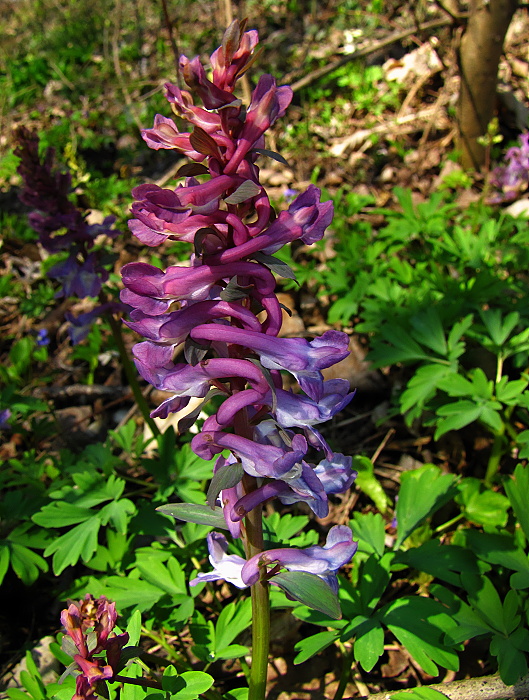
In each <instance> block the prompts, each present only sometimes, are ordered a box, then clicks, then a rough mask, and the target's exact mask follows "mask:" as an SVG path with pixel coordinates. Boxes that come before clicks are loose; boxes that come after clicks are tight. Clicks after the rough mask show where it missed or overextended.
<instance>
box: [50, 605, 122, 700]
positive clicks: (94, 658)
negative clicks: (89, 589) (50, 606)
mask: <svg viewBox="0 0 529 700" xmlns="http://www.w3.org/2000/svg"><path fill="white" fill-rule="evenodd" d="M116 619H117V613H116V604H115V603H110V602H109V601H108V600H107V598H105V597H104V596H101V597H100V598H98V599H97V600H95V599H94V598H93V596H91V595H89V594H87V595H86V596H85V598H84V600H80V601H79V602H78V603H70V605H69V606H68V608H67V610H63V611H62V613H61V622H62V624H63V625H64V628H65V630H66V635H67V637H65V640H66V639H68V638H69V639H70V640H71V641H70V645H69V646H68V645H66V652H67V653H69V654H70V655H71V656H73V659H74V661H75V662H76V664H77V666H78V667H79V670H80V673H79V675H78V676H77V679H76V689H75V695H74V696H73V700H90V699H91V698H95V697H97V695H102V696H103V697H105V696H106V693H105V689H104V684H103V682H104V681H109V680H112V679H113V677H114V676H115V675H116V673H117V672H118V667H119V662H120V657H121V650H122V649H123V647H124V646H125V644H127V642H128V641H129V635H128V634H127V633H126V632H124V633H123V634H118V635H117V634H116V633H115V632H113V629H114V626H115V624H116ZM72 642H73V644H72ZM70 647H71V648H70Z"/></svg>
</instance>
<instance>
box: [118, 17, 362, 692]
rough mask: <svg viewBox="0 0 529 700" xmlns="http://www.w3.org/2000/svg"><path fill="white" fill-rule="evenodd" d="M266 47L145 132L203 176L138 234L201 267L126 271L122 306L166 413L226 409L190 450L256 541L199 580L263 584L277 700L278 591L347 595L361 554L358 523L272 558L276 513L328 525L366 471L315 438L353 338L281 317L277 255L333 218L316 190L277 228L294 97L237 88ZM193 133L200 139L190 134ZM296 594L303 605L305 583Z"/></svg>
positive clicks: (143, 211)
mask: <svg viewBox="0 0 529 700" xmlns="http://www.w3.org/2000/svg"><path fill="white" fill-rule="evenodd" d="M257 42H258V37H257V32H255V31H248V32H245V31H244V24H240V23H239V22H237V21H236V22H234V23H233V24H232V25H231V26H230V27H229V28H228V30H227V31H226V33H225V35H224V39H223V42H222V46H221V47H220V48H218V49H217V50H216V51H215V52H214V53H213V54H212V55H211V57H210V64H211V74H210V77H208V75H207V74H206V71H205V70H204V68H203V67H202V65H201V63H200V62H199V59H198V58H194V59H192V60H189V59H187V58H186V57H185V56H182V57H181V59H180V69H181V73H182V77H183V80H184V81H185V83H186V84H187V86H188V88H189V89H188V90H181V89H180V88H179V87H177V86H176V85H173V84H167V85H166V90H167V93H166V94H167V99H168V100H169V102H170V104H171V107H172V109H173V111H174V113H175V115H176V116H177V117H179V122H178V124H177V123H176V122H175V121H173V120H172V119H169V118H167V117H164V116H161V115H157V116H156V118H155V121H154V126H153V128H152V129H146V130H144V131H143V132H142V135H143V138H144V139H145V141H146V142H147V144H148V145H149V146H150V147H151V148H154V149H160V148H163V149H173V150H176V151H179V152H181V153H183V154H185V155H186V156H187V157H188V158H190V159H191V160H192V161H194V165H188V166H185V169H186V170H185V173H186V174H188V175H189V176H188V177H186V178H185V180H184V182H183V183H182V184H180V185H179V186H178V187H176V188H175V189H167V188H165V189H163V188H161V187H158V186H156V185H154V184H147V185H141V186H140V187H137V188H135V189H134V190H133V195H134V198H135V202H134V204H133V206H132V213H133V215H134V218H133V219H132V221H131V222H130V224H129V225H130V229H131V231H132V233H133V234H134V235H135V236H136V237H137V238H138V239H139V240H140V241H142V242H144V243H145V244H146V245H148V246H157V245H159V244H162V243H164V242H165V241H166V240H169V241H176V240H181V241H186V242H191V243H193V245H194V254H193V255H192V257H191V260H190V264H189V266H173V267H169V268H168V269H167V270H165V271H162V270H160V269H158V268H157V267H154V266H152V265H148V264H145V263H130V264H128V265H126V266H125V267H124V268H123V270H122V276H123V282H124V285H125V289H124V290H123V292H122V295H121V299H122V301H123V302H124V303H126V304H128V305H129V307H130V309H131V311H130V321H128V322H127V325H129V326H130V328H132V329H134V330H135V331H137V332H138V333H139V334H140V335H142V336H143V337H144V338H145V340H144V341H143V342H140V343H138V344H137V345H136V346H135V347H134V349H133V354H134V358H135V362H136V366H137V368H138V370H139V372H140V374H141V375H142V377H143V378H144V379H145V380H146V381H148V382H150V383H151V384H152V385H153V386H154V387H156V388H157V389H161V390H163V391H166V392H169V394H170V396H169V398H167V399H166V400H165V401H164V402H163V403H162V404H161V405H160V406H159V407H158V408H156V409H155V410H154V412H153V414H152V415H153V416H159V417H167V416H168V415H169V414H171V413H173V412H176V411H179V410H181V409H182V408H185V406H186V405H187V404H188V402H189V401H190V399H191V397H198V398H203V399H204V403H205V402H206V401H207V400H208V399H209V397H210V396H211V395H212V394H215V395H217V396H219V395H220V396H221V397H223V402H222V403H221V405H220V407H219V408H218V410H217V412H216V413H215V414H213V415H211V416H210V417H209V418H208V419H207V420H206V421H205V422H204V424H203V427H202V430H201V432H200V433H199V434H198V435H196V436H195V437H194V438H193V441H192V443H191V445H192V448H193V450H194V451H195V453H196V454H197V455H199V456H201V457H203V458H204V459H211V458H213V457H214V456H215V455H217V456H218V459H217V462H216V467H215V476H214V478H213V481H212V484H211V486H210V489H209V491H208V503H209V504H210V506H211V507H214V506H215V503H216V502H217V501H218V502H220V505H221V506H222V512H223V514H224V522H225V528H226V529H227V530H229V531H230V533H231V535H232V536H233V537H242V538H243V541H244V544H245V549H246V555H247V557H246V559H243V558H241V557H238V556H236V555H230V554H227V547H228V544H227V540H226V539H225V538H224V536H223V535H221V534H219V533H212V534H211V535H210V536H209V540H208V542H209V549H210V559H211V562H212V564H213V567H214V571H213V572H212V573H210V574H200V575H199V577H198V579H195V581H194V583H195V582H197V583H198V582H199V581H201V580H215V579H219V578H225V579H227V580H229V581H231V582H233V583H234V584H235V585H237V586H239V587H244V586H251V587H252V599H253V601H254V607H253V610H254V618H253V624H254V648H253V664H252V676H251V679H250V697H251V699H252V700H255V699H256V698H260V697H263V693H264V682H265V678H266V663H267V644H268V642H267V636H266V635H267V632H266V627H267V622H266V617H267V616H268V608H267V605H268V603H267V595H268V582H271V583H276V581H275V580H274V577H275V576H276V575H277V574H278V572H281V571H284V570H286V573H283V574H282V577H284V576H287V577H288V576H290V577H291V578H292V581H293V582H295V580H297V579H296V578H295V577H296V575H300V574H302V575H304V576H308V577H309V579H310V577H311V576H312V577H313V578H314V579H315V580H316V581H317V582H319V583H318V585H324V586H328V587H329V589H330V590H331V591H332V592H335V591H336V590H337V584H336V571H337V570H338V569H339V568H340V567H341V566H342V565H344V564H346V563H347V562H349V560H350V559H351V557H352V555H353V554H354V552H355V549H356V544H355V543H353V541H352V535H351V531H350V530H349V529H348V528H347V527H344V526H340V527H335V528H333V529H332V530H331V531H330V532H329V534H328V539H327V544H326V545H325V546H324V547H309V548H307V549H305V550H295V549H288V548H286V549H273V550H268V551H264V549H263V540H262V523H261V507H262V504H263V503H264V502H265V501H268V500H269V499H271V498H277V499H279V501H280V502H282V503H283V504H294V503H300V502H303V503H306V504H307V505H308V506H309V507H310V508H311V509H312V511H313V512H314V513H315V514H316V515H317V516H318V517H325V516H326V515H327V514H328V510H329V503H328V498H329V495H331V494H336V493H339V492H343V491H345V490H347V489H348V488H349V487H350V486H351V484H352V482H353V480H354V477H355V473H354V472H353V471H352V469H351V458H350V457H346V456H344V455H341V454H334V453H333V451H332V450H331V448H330V447H329V445H328V444H327V442H326V441H325V439H324V437H323V436H322V435H321V433H320V432H319V431H318V430H317V428H316V427H315V426H318V425H319V424H320V423H323V422H325V421H327V420H329V419H330V418H332V417H333V416H334V415H335V414H336V413H337V412H338V411H340V410H341V409H342V408H344V407H345V406H346V405H347V404H348V403H349V401H351V399H352V397H353V392H351V391H350V388H349V383H348V382H347V381H345V380H343V379H333V380H328V381H324V379H323V376H322V370H323V369H325V368H327V367H330V366H331V365H334V364H335V363H337V362H339V361H340V360H342V359H344V358H345V357H346V356H347V355H348V352H349V351H348V337H347V335H346V334H345V333H341V332H338V331H327V332H326V333H324V334H323V335H322V336H321V337H318V338H314V339H312V340H308V339H305V338H284V337H279V333H280V330H281V322H282V309H281V305H280V303H279V301H278V299H277V296H276V293H275V286H276V282H275V278H274V275H273V274H272V270H274V271H276V270H281V265H280V261H279V260H277V259H275V258H274V257H273V254H274V253H275V252H276V251H278V250H279V249H280V248H281V247H282V246H283V245H285V244H287V243H290V242H292V241H295V240H300V241H302V242H304V243H306V244H311V243H314V242H315V241H318V240H320V239H321V238H322V236H323V234H324V232H325V229H326V227H327V226H328V225H329V224H330V222H331V220H332V214H333V211H332V203H331V202H325V203H322V202H321V201H320V191H319V190H318V189H317V188H316V187H314V186H313V185H311V186H310V187H309V188H308V189H307V190H306V191H305V192H303V193H302V194H300V195H299V196H297V197H296V198H295V199H294V201H292V202H291V204H290V206H289V207H288V209H287V210H286V211H283V212H281V213H280V214H279V216H277V215H276V213H275V211H274V209H273V208H272V206H271V204H270V201H269V198H268V195H267V193H266V191H265V189H264V187H263V186H262V184H261V183H260V180H259V167H258V165H257V160H258V158H260V157H262V155H267V154H268V152H267V151H264V150H263V148H264V134H265V132H266V130H267V129H268V128H269V127H270V126H271V125H273V124H274V122H275V121H276V120H277V119H278V118H280V117H282V116H283V115H284V113H285V110H286V108H287V107H288V105H289V103H290V101H291V98H292V90H291V89H290V88H289V87H288V86H277V85H276V82H275V80H274V79H273V78H272V77H271V76H269V75H264V76H261V78H260V79H259V81H258V83H257V86H256V88H255V89H254V91H253V94H252V98H251V103H250V105H249V107H248V109H247V110H245V109H244V108H243V106H242V104H241V101H240V100H239V99H237V97H236V96H235V94H234V90H235V86H236V82H237V80H238V78H240V76H241V75H242V74H243V73H244V72H245V71H246V70H247V68H248V67H249V66H250V65H251V63H252V62H253V60H254V50H255V47H256V45H257ZM196 98H198V101H199V102H201V104H198V103H196V102H195V100H196ZM182 120H185V121H187V122H189V123H190V125H191V127H192V130H190V131H180V130H179V124H180V122H181V121H182ZM283 269H284V268H283ZM282 372H287V373H290V374H291V375H292V376H293V377H294V378H295V379H296V380H297V382H298V383H299V385H300V387H301V389H302V393H296V392H294V391H292V390H285V389H284V388H283V377H282ZM182 517H183V518H184V519H186V517H187V516H186V515H185V514H184V515H183V516H182ZM188 519H190V520H191V519H192V517H189V518H188ZM289 580H290V579H289ZM304 580H305V581H306V580H307V579H304ZM310 580H312V579H310ZM280 581H281V582H284V579H283V578H281V579H280ZM322 581H323V582H324V584H322ZM279 585H281V584H279ZM288 594H289V595H291V596H292V595H293V596H294V597H296V587H295V585H294V583H293V586H290V587H289V589H288ZM298 599H302V595H301V594H300V595H299V596H298Z"/></svg>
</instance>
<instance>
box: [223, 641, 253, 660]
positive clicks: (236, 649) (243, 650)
mask: <svg viewBox="0 0 529 700" xmlns="http://www.w3.org/2000/svg"><path fill="white" fill-rule="evenodd" d="M249 652H250V650H249V649H248V647H245V646H243V645H242V644H230V645H229V646H227V647H223V648H222V649H218V650H217V651H215V659H239V658H240V657H241V656H245V655H246V654H248V653H249Z"/></svg>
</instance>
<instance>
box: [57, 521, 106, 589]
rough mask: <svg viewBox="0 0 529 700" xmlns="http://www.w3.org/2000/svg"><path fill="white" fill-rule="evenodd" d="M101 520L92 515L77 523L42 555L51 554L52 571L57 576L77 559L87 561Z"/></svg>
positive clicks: (91, 552)
mask: <svg viewBox="0 0 529 700" xmlns="http://www.w3.org/2000/svg"><path fill="white" fill-rule="evenodd" d="M100 526H101V521H100V520H99V518H98V517H97V516H96V515H93V516H92V517H91V518H89V519H88V520H87V521H86V522H84V523H81V524H80V525H77V526H76V527H74V528H72V529H71V530H70V531H69V532H67V533H66V534H65V535H62V536H61V537H58V538H57V539H56V540H54V541H53V542H52V543H51V544H50V545H49V546H48V547H46V550H45V551H44V556H45V557H48V556H49V555H50V554H53V555H54V556H53V573H54V574H55V575H56V576H58V575H59V574H61V573H62V572H63V571H64V569H66V567H68V566H73V565H74V564H76V563H77V562H78V561H79V559H82V560H83V561H85V562H86V561H89V559H90V558H91V556H92V555H93V554H94V552H95V551H96V549H97V535H98V532H99V528H100Z"/></svg>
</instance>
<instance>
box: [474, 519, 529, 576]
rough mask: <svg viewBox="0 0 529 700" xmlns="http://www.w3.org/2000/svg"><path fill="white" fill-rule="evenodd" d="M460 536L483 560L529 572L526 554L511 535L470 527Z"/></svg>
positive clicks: (528, 561)
mask: <svg viewBox="0 0 529 700" xmlns="http://www.w3.org/2000/svg"><path fill="white" fill-rule="evenodd" d="M461 537H462V539H463V541H464V542H465V543H466V545H467V547H469V548H470V549H471V550H472V551H473V552H475V553H476V555H477V556H478V557H479V558H480V559H483V561H486V562H489V563H490V564H494V565H496V566H504V567H506V568H508V569H512V570H514V571H519V572H522V573H525V574H526V573H527V572H529V560H528V558H527V555H526V554H525V552H524V551H523V550H522V549H521V548H520V547H518V546H517V544H516V543H515V541H514V538H513V537H511V536H508V535H497V534H493V533H486V532H478V531H477V530H470V529H469V530H465V531H464V533H462V535H461Z"/></svg>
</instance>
